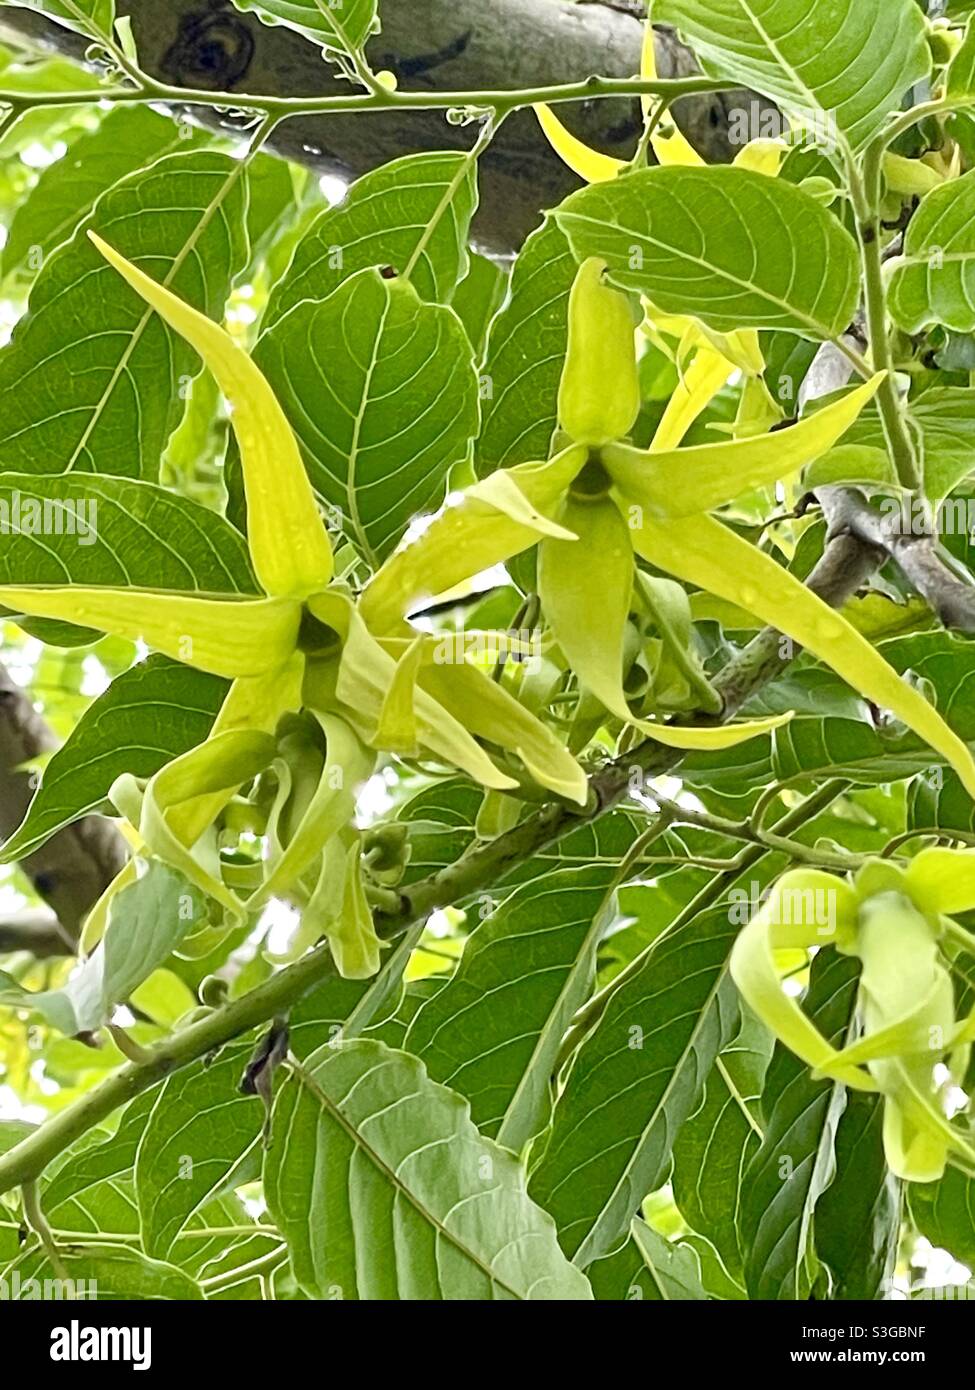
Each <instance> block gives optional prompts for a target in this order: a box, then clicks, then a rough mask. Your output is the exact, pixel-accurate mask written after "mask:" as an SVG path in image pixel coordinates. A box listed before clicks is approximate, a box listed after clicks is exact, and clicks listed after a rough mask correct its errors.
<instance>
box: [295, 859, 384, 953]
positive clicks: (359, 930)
mask: <svg viewBox="0 0 975 1390" xmlns="http://www.w3.org/2000/svg"><path fill="white" fill-rule="evenodd" d="M312 933H314V934H315V937H317V936H319V935H322V934H324V935H326V936H327V937H328V940H329V945H330V946H331V949H332V957H333V959H334V961H335V968H336V969H337V970H338V972H339V974H340V975H341V976H342V978H343V979H346V980H368V979H371V978H372V976H373V975H375V974H376V972H377V971H378V970H379V965H380V953H381V951H382V944H383V943H382V942H381V941H380V939H379V937H378V936H377V934H376V926H375V922H374V921H373V916H372V912H371V911H370V909H369V904H368V902H367V900H366V893H365V888H364V887H363V883H362V841H361V837H360V836H359V835H356V834H354V832H350V833H349V834H347V835H341V836H336V837H335V838H334V839H332V840H330V841H329V843H328V845H327V846H326V847H325V853H324V856H323V859H322V872H321V876H320V878H319V880H318V886H317V887H316V889H315V892H314V893H313V894H312V896H311V899H310V901H309V903H308V905H307V907H306V908H305V910H304V912H303V913H302V923H301V936H302V938H303V939H304V940H306V941H309V944H311V942H310V938H311V937H312Z"/></svg>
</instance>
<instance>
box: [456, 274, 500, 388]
mask: <svg viewBox="0 0 975 1390" xmlns="http://www.w3.org/2000/svg"><path fill="white" fill-rule="evenodd" d="M507 287H508V277H507V275H506V274H505V272H504V270H502V268H501V266H499V265H498V264H497V263H496V262H495V261H490V260H488V258H487V256H481V255H479V254H478V253H477V252H476V251H473V252H472V253H471V257H470V269H469V270H468V272H467V274H466V275H465V276H464V278H463V280H461V282H460V284H459V285H458V286H457V293H456V294H455V295H454V297H453V299H452V300H451V304H452V306H453V310H454V313H455V314H456V315H457V317H458V318H459V319H460V321H461V323H462V324H463V325H464V331H465V332H466V334H467V336H468V338H469V339H470V344H471V347H472V348H473V349H474V356H475V358H476V359H477V360H478V361H480V359H481V355H482V353H483V351H484V346H485V342H486V340H487V333H488V327H489V326H490V323H491V320H492V319H493V318H494V315H495V313H496V312H497V310H498V309H499V308H500V307H501V301H502V300H503V299H504V295H505V290H506V289H507Z"/></svg>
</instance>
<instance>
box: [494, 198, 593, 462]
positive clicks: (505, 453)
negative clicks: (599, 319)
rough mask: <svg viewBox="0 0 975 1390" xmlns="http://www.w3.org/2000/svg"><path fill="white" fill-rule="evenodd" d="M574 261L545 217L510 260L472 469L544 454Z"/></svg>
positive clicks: (559, 374) (565, 334)
mask: <svg viewBox="0 0 975 1390" xmlns="http://www.w3.org/2000/svg"><path fill="white" fill-rule="evenodd" d="M577 269H578V267H577V265H576V262H575V259H574V257H573V255H572V252H571V251H570V249H569V244H568V242H567V241H566V239H565V236H564V235H563V234H562V232H561V231H560V230H559V228H558V226H557V225H556V223H555V222H554V221H553V220H552V219H550V218H546V220H545V221H544V223H543V224H542V226H541V227H539V228H538V230H537V231H535V232H532V234H531V236H530V237H529V238H528V240H527V241H526V242H525V244H524V246H523V247H522V248H521V251H520V252H519V254H518V259H517V260H516V261H515V264H514V269H513V270H512V272H511V283H510V287H509V290H508V297H507V299H506V300H505V303H504V307H503V308H502V310H501V312H500V313H499V314H498V316H497V318H496V319H495V320H494V322H493V323H492V325H491V332H490V336H489V338H488V347H487V356H486V360H485V363H484V373H483V374H484V380H485V382H486V383H487V387H488V389H487V391H486V393H485V396H486V398H485V402H484V417H483V422H482V425H481V437H480V439H479V440H478V444H477V471H478V474H479V475H480V476H481V477H484V476H485V475H486V474H488V473H491V472H492V471H493V470H494V469H495V468H511V467H514V465H515V464H518V463H530V462H531V461H532V460H533V459H545V458H548V456H549V451H550V448H551V443H552V434H553V432H554V430H555V426H556V422H557V416H558V394H559V381H560V380H561V377H562V367H563V365H564V362H565V351H566V346H567V344H568V337H569V326H568V324H569V292H570V290H571V289H572V282H573V281H574V280H575V277H576V271H577Z"/></svg>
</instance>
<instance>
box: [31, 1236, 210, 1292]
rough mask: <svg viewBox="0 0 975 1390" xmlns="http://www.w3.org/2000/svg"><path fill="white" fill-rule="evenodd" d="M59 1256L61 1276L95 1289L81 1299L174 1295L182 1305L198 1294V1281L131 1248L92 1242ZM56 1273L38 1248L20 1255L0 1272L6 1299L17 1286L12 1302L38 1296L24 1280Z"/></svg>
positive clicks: (49, 1277)
mask: <svg viewBox="0 0 975 1390" xmlns="http://www.w3.org/2000/svg"><path fill="white" fill-rule="evenodd" d="M60 1258H61V1261H62V1263H63V1265H64V1272H65V1277H66V1278H68V1279H70V1280H72V1282H73V1283H74V1284H75V1285H76V1286H77V1285H78V1284H79V1283H84V1285H85V1288H86V1290H91V1289H92V1287H94V1288H95V1289H97V1293H95V1294H93V1295H89V1294H88V1293H86V1294H84V1295H81V1296H83V1297H88V1296H93V1297H95V1298H97V1299H98V1300H99V1301H109V1302H111V1301H119V1300H121V1301H122V1302H124V1301H126V1300H127V1299H134V1300H138V1301H142V1300H145V1299H153V1300H155V1299H175V1300H177V1301H179V1302H181V1303H183V1302H189V1301H193V1300H196V1299H201V1298H202V1297H203V1294H202V1292H201V1291H200V1286H199V1284H198V1283H197V1282H196V1280H195V1279H191V1278H190V1276H189V1275H188V1274H186V1273H184V1272H183V1270H181V1269H178V1268H177V1267H176V1266H175V1265H170V1264H164V1263H162V1261H160V1260H150V1259H149V1258H148V1257H147V1256H146V1255H143V1254H142V1253H141V1251H139V1250H133V1249H131V1248H130V1247H125V1246H120V1245H99V1244H98V1243H97V1242H93V1243H92V1244H91V1245H86V1246H85V1247H84V1248H83V1249H82V1250H80V1251H77V1252H76V1251H74V1250H70V1249H69V1250H64V1251H62V1252H61V1254H60ZM14 1275H16V1276H17V1278H18V1279H19V1284H15V1283H14V1280H13V1277H14ZM55 1277H56V1276H55V1273H54V1270H53V1269H52V1268H51V1263H50V1261H49V1260H48V1258H47V1256H46V1255H45V1254H44V1253H43V1251H40V1250H32V1251H31V1252H30V1253H29V1254H25V1255H22V1256H21V1257H20V1259H18V1260H15V1261H14V1263H13V1264H12V1265H8V1267H7V1269H6V1270H5V1271H4V1278H5V1279H6V1280H7V1282H8V1283H9V1284H10V1286H11V1297H12V1298H14V1297H15V1290H16V1289H18V1288H19V1290H20V1292H19V1294H16V1298H15V1301H16V1299H30V1298H37V1297H39V1295H38V1294H37V1293H36V1292H33V1291H31V1290H29V1289H28V1288H27V1287H25V1286H26V1285H27V1281H28V1280H33V1279H37V1280H45V1279H53V1278H55ZM61 1296H62V1297H63V1296H64V1295H63V1294H62V1295H61Z"/></svg>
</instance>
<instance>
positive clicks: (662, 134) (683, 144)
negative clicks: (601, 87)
mask: <svg viewBox="0 0 975 1390" xmlns="http://www.w3.org/2000/svg"><path fill="white" fill-rule="evenodd" d="M650 8H651V11H652V5H651V7H650ZM651 21H652V13H651V15H650V16H648V18H647V22H646V24H645V25H644V26H643V52H642V55H641V59H640V76H641V77H642V78H643V80H644V81H645V82H655V81H656V79H657V52H656V48H655V46H654V37H653V24H652V22H651ZM640 101H641V105H642V107H643V115H644V118H646V117H647V116H649V114H650V110H651V108H652V106H653V97H651V96H644V97H641V98H640ZM668 115H669V113H668ZM650 143H651V145H652V146H653V152H654V154H655V155H656V156H657V163H658V164H685V165H688V166H691V167H693V166H699V165H702V164H703V163H704V160H703V159H702V158H701V156H700V155H699V154H698V152H697V150H696V149H695V148H694V146H693V145H692V144H691V143H690V141H689V140H688V139H687V138H686V136H684V135H682V134H681V132H680V131H679V130H678V129H677V126H676V125H674V126H673V132H672V133H671V132H670V131H662V130H660V129H658V130H657V131H655V132H654V134H653V135H652V136H651V137H650Z"/></svg>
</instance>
